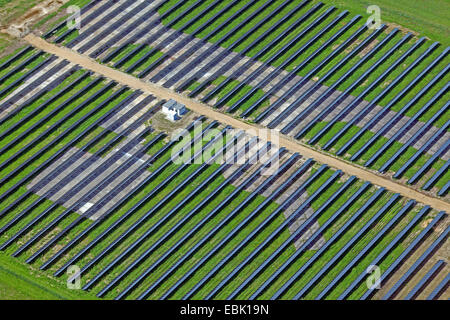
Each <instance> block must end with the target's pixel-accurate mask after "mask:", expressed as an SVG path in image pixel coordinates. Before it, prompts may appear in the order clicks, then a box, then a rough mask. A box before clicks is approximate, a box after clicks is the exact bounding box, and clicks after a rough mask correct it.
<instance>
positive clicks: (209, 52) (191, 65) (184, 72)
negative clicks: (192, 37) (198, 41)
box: [163, 0, 292, 88]
mask: <svg viewBox="0 0 450 320" xmlns="http://www.w3.org/2000/svg"><path fill="white" fill-rule="evenodd" d="M291 1H292V0H288V1H285V2H283V3H281V5H279V6H278V7H277V8H275V9H273V10H272V11H271V12H270V13H269V14H268V15H266V16H265V17H264V18H262V19H261V20H259V21H258V22H257V23H255V24H254V25H253V26H252V27H251V28H250V29H249V30H248V31H247V32H245V33H244V34H243V35H242V36H240V37H239V38H238V39H237V40H235V41H234V42H233V43H231V44H230V45H228V46H227V50H226V51H225V53H220V54H219V55H217V56H216V57H215V58H213V59H212V61H210V62H208V63H207V64H206V65H205V66H204V67H202V68H201V69H200V70H199V71H198V72H196V73H195V74H194V77H198V76H200V75H202V74H204V73H206V71H207V70H208V69H210V68H211V67H213V66H215V65H217V63H218V62H220V61H221V60H222V59H223V58H224V56H226V55H227V54H228V53H229V52H231V51H233V50H234V49H235V48H236V47H238V46H239V45H240V44H241V43H242V41H244V40H245V39H247V38H248V37H249V36H250V35H252V34H253V33H254V32H255V31H256V30H258V29H259V28H260V27H262V26H263V25H264V24H266V23H267V22H268V21H269V20H270V19H271V18H272V17H273V16H275V15H277V14H278V13H279V12H280V11H281V10H282V9H283V8H284V7H285V6H287V5H288V4H289V3H290V2H291ZM269 5H270V3H266V4H264V5H263V6H261V7H260V8H258V10H256V11H255V12H254V13H253V14H252V15H250V16H248V17H247V19H245V20H244V21H243V22H242V26H243V25H245V24H246V23H248V22H250V21H251V20H252V19H253V18H254V17H256V16H258V15H259V14H260V13H261V12H263V11H264V10H265V9H266V8H267V7H268V6H269ZM255 22H256V21H255ZM238 30H239V29H236V31H235V32H237V31H238ZM235 32H232V33H230V34H227V35H225V36H224V37H222V38H221V39H220V40H218V42H217V43H216V44H215V45H216V46H220V45H221V44H222V43H224V42H225V41H226V40H228V39H230V38H231V37H232V36H233V35H234V33H235ZM215 49H216V48H215V47H213V48H210V49H208V50H206V52H203V53H201V54H200V56H198V57H196V59H195V60H194V61H193V62H192V63H189V64H188V65H187V66H186V67H184V68H183V69H181V70H180V71H178V72H177V73H176V74H175V75H173V76H172V77H171V78H170V79H169V80H167V81H166V82H165V83H164V84H163V86H164V87H166V88H170V87H171V86H172V85H174V84H175V83H176V82H177V81H178V80H180V79H182V78H183V77H184V76H186V75H189V74H190V73H191V71H192V69H193V68H194V67H195V66H197V62H200V61H203V60H206V59H207V58H208V56H210V55H212V54H213V53H214V50H215Z"/></svg>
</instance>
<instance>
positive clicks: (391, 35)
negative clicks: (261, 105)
mask: <svg viewBox="0 0 450 320" xmlns="http://www.w3.org/2000/svg"><path fill="white" fill-rule="evenodd" d="M397 32H398V29H394V30H392V31H391V32H390V33H389V34H388V35H387V36H386V37H385V38H384V39H383V40H381V41H380V42H379V43H377V44H376V45H375V46H374V47H373V48H371V49H370V51H369V52H368V53H367V54H365V55H364V57H363V58H361V59H359V60H358V62H356V63H355V64H354V65H352V67H351V68H350V69H349V70H348V71H347V72H346V73H345V74H344V75H342V76H341V77H339V79H337V80H336V81H334V82H333V84H332V85H331V86H330V87H328V88H327V89H326V90H325V92H324V93H322V94H321V95H320V96H319V97H318V98H317V99H315V100H314V102H312V103H311V104H309V105H308V107H307V108H305V109H304V110H303V111H302V112H300V113H299V114H298V115H297V116H296V117H295V118H294V119H293V120H292V121H290V122H289V123H288V124H287V125H285V126H284V127H283V129H281V132H282V133H284V134H287V133H289V132H290V131H291V130H292V129H294V127H295V126H296V125H297V124H298V123H299V122H300V121H302V120H303V119H304V118H305V117H306V116H307V115H308V114H310V113H311V111H312V110H314V109H316V108H317V107H319V106H320V104H321V103H322V102H324V101H325V99H326V98H327V97H328V96H330V95H331V94H332V93H333V92H335V91H336V90H337V88H338V87H339V85H341V84H342V83H343V82H345V81H346V80H347V79H348V78H349V77H350V76H351V75H352V74H353V73H354V72H356V70H358V69H359V68H360V67H362V66H363V65H364V64H365V63H366V62H367V61H368V60H369V59H370V58H371V57H373V55H375V54H376V53H377V52H378V51H379V50H380V49H381V48H383V47H384V46H385V45H386V44H387V43H388V42H389V41H390V40H391V39H392V38H394V37H395V35H396V34H397ZM355 50H356V49H355ZM350 54H351V53H350ZM350 54H349V55H350ZM349 55H347V56H346V58H347V57H348V56H349ZM346 58H344V59H343V60H341V61H340V64H341V63H342V62H343V61H344V60H346ZM336 66H337V65H336ZM336 66H335V67H336ZM332 71H333V72H332ZM334 74H335V72H334V70H333V69H332V70H330V71H328V72H327V74H326V75H325V76H323V77H322V78H321V80H322V81H323V80H324V78H325V77H327V78H328V77H331V76H332V75H334ZM317 84H318V83H316V84H315V86H317ZM310 90H311V89H310ZM300 98H302V97H300ZM300 98H299V99H300ZM299 99H297V100H299ZM301 100H303V98H302V99H301ZM292 105H295V106H296V108H297V107H298V106H299V104H298V103H296V102H294V103H292V104H291V106H292ZM269 126H270V127H272V126H273V124H269ZM301 135H302V131H300V132H298V133H297V134H296V135H295V138H296V139H299V138H300V137H301Z"/></svg>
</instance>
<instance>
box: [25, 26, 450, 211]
mask: <svg viewBox="0 0 450 320" xmlns="http://www.w3.org/2000/svg"><path fill="white" fill-rule="evenodd" d="M24 39H25V40H26V41H27V42H28V43H29V44H31V45H33V46H34V47H36V48H38V49H41V50H44V51H46V52H48V53H51V54H53V55H55V56H58V57H60V58H64V59H66V60H68V61H70V62H72V63H76V64H78V65H80V66H81V67H83V68H85V69H88V70H91V71H93V72H95V73H98V74H100V75H103V76H105V77H107V78H110V79H112V80H115V81H117V82H118V83H121V84H123V85H127V86H129V87H130V88H133V89H136V90H138V89H139V90H142V91H144V92H147V93H149V94H153V95H155V96H157V97H159V98H161V99H175V100H177V101H179V102H180V103H182V104H184V105H186V106H187V107H188V108H189V109H191V110H192V111H194V112H195V113H198V114H202V115H204V116H206V117H208V118H210V119H212V120H217V121H220V122H222V123H223V124H227V125H230V126H232V127H234V128H236V129H242V130H246V131H248V132H249V133H251V134H253V135H257V136H259V137H260V138H261V139H263V140H269V141H271V142H273V143H274V144H277V145H278V146H279V147H285V148H287V149H289V150H291V151H292V152H298V153H300V154H301V155H303V156H304V157H305V158H313V159H315V160H316V161H317V162H321V163H326V164H328V165H329V166H331V167H334V168H336V169H340V170H342V171H343V172H345V173H347V174H349V175H355V176H357V177H359V178H360V179H362V180H365V181H369V182H371V183H372V184H374V185H378V186H380V187H384V188H386V189H388V190H390V191H392V192H395V193H400V194H401V195H403V196H405V197H407V198H410V199H415V200H417V201H418V202H421V203H423V204H426V205H430V206H432V207H433V208H435V209H437V210H444V211H447V212H449V211H450V210H449V209H450V203H448V202H446V201H444V200H442V199H438V198H436V197H433V196H430V195H428V194H426V193H423V192H420V191H418V190H415V189H413V188H411V187H409V186H407V185H404V184H401V183H398V182H396V181H394V180H392V179H390V178H389V177H387V176H383V175H381V174H377V173H375V172H372V171H370V170H368V169H366V168H363V167H360V166H357V165H355V164H353V163H350V162H347V161H345V160H342V159H338V158H336V157H333V156H331V155H329V154H326V153H324V152H321V151H318V150H315V149H313V148H311V147H310V146H307V145H304V144H302V143H300V142H298V141H294V139H293V138H290V137H288V136H285V135H282V134H279V135H277V137H276V140H274V137H275V136H273V137H271V136H270V135H269V136H267V135H266V132H263V131H261V129H265V128H264V127H262V126H258V125H255V124H251V123H248V122H244V121H242V120H239V119H235V118H233V117H232V116H230V115H227V114H225V113H222V112H220V111H218V110H214V109H212V108H211V107H209V106H207V105H206V104H203V103H200V102H198V101H195V100H193V99H191V98H188V97H186V96H184V95H182V94H178V93H176V92H174V91H172V90H170V89H166V88H164V87H162V86H159V85H157V84H153V83H146V82H143V81H142V80H140V79H138V78H136V77H134V76H132V75H129V74H126V73H124V72H121V71H119V70H115V69H112V68H110V67H108V66H106V65H102V64H100V63H98V62H96V61H95V60H93V59H91V58H89V57H88V56H85V55H82V54H79V53H77V52H75V51H73V50H70V49H68V48H65V47H59V46H57V45H54V44H51V43H49V42H47V41H45V40H44V39H42V38H40V37H37V36H35V35H33V34H31V33H30V34H28V35H27V36H25V37H24Z"/></svg>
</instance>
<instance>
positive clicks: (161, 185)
mask: <svg viewBox="0 0 450 320" xmlns="http://www.w3.org/2000/svg"><path fill="white" fill-rule="evenodd" d="M215 125H216V123H214V122H212V123H211V124H210V125H209V126H208V127H207V128H205V129H204V130H203V133H202V135H203V134H204V133H206V132H207V131H209V130H210V129H211V128H212V127H214V126H215ZM226 129H227V128H225V129H224V130H223V131H222V134H224V132H225V130H226ZM218 139H221V136H217V137H215V138H214V139H212V140H211V141H209V142H208V143H207V144H206V145H205V146H203V147H202V151H201V152H199V153H197V154H195V155H194V156H193V157H191V161H190V163H191V162H193V161H194V160H195V159H196V158H197V157H198V156H201V155H202V153H203V151H204V150H206V149H207V148H208V147H209V146H210V145H211V144H212V143H214V142H216V141H217V140H218ZM180 153H181V152H180ZM170 162H172V159H169V160H167V161H166V163H169V164H170ZM162 166H164V167H167V166H168V165H166V164H163V165H162ZM188 166H189V165H188V164H184V165H182V166H180V167H179V168H177V170H175V171H174V172H172V173H171V174H170V175H169V176H168V177H167V179H165V180H164V181H163V182H161V183H159V184H158V185H157V186H156V187H155V188H154V189H152V191H151V192H150V193H148V194H147V195H146V196H145V197H144V198H142V199H140V200H139V202H138V203H137V204H135V205H134V206H133V207H132V208H131V209H129V210H127V212H126V213H124V214H123V215H122V216H121V218H120V219H119V220H116V222H115V223H113V224H112V225H111V226H109V227H108V228H107V229H106V230H105V231H103V232H102V234H101V235H99V236H97V238H96V239H95V240H94V241H92V242H91V243H90V244H89V245H88V247H91V246H93V245H95V244H96V243H97V241H99V239H101V238H103V237H104V236H106V235H107V234H108V233H109V232H111V231H112V230H114V229H115V228H116V227H117V226H118V225H120V224H121V223H122V222H123V221H125V219H127V218H128V217H130V216H131V215H132V214H133V213H135V212H136V210H138V209H140V208H141V207H142V206H143V205H144V204H145V203H147V202H148V200H149V199H152V198H153V197H154V196H155V195H157V194H158V193H159V192H160V191H161V190H162V189H164V187H166V186H167V184H169V183H170V181H172V179H174V178H176V177H177V176H178V175H179V174H180V173H181V172H183V170H185V169H186V168H187V167H188ZM205 168H206V164H205V166H203V168H202V170H204V169H205ZM202 170H198V172H197V174H198V173H200V172H201V171H202ZM155 172H156V173H155ZM155 172H154V173H153V174H152V175H153V177H152V178H151V179H153V178H154V177H156V176H157V175H159V173H160V172H162V170H158V171H155ZM194 177H195V176H192V175H191V177H190V180H186V181H183V183H182V184H180V186H181V185H184V186H185V185H186V184H187V183H189V182H191V181H192V180H193V179H194ZM147 179H148V178H147ZM149 180H150V179H149ZM130 196H131V194H130ZM172 196H173V194H172V195H170V196H169V198H171V197H172ZM127 198H128V197H127ZM112 212H113V211H111V210H109V212H108V213H107V214H108V215H110V214H111V213H112ZM153 213H154V211H151V212H150V211H149V212H147V213H146V214H144V215H143V216H142V217H140V218H139V220H138V221H137V222H135V223H133V225H132V226H130V227H129V228H128V229H127V230H126V231H125V232H124V233H122V234H121V235H120V236H119V237H118V238H117V239H116V240H114V241H113V242H111V243H110V244H108V246H107V247H106V248H105V249H103V250H102V252H101V253H100V254H98V255H97V256H96V257H95V258H93V259H91V260H90V261H89V263H87V264H86V265H85V266H84V267H83V268H82V270H81V271H80V274H82V273H84V272H85V271H86V270H88V269H89V268H91V267H92V266H93V265H95V264H96V263H97V262H98V261H100V260H101V259H102V258H103V257H104V256H106V255H107V254H108V253H110V252H111V250H113V249H114V248H115V247H116V246H117V245H119V244H120V243H121V242H122V241H123V240H125V239H126V237H127V236H128V235H130V234H132V233H133V232H134V231H135V230H136V229H137V228H138V227H140V226H141V225H142V224H143V223H145V222H146V221H147V220H148V218H150V217H151V215H152V214H153ZM102 220H104V218H103V219H102ZM99 223H100V222H96V223H95V225H94V226H92V225H91V226H89V227H88V228H87V229H86V230H85V231H84V232H83V235H86V234H87V231H88V230H89V231H90V230H93V229H94V227H96V225H98V224H99ZM71 246H72V243H71V244H70V245H66V246H65V247H64V248H63V249H62V250H60V251H59V252H58V253H57V254H55V255H54V256H53V257H52V258H51V259H49V260H47V261H46V262H45V263H44V264H43V265H42V267H41V269H46V268H48V267H49V266H50V265H51V264H52V263H54V261H55V259H57V258H58V257H60V256H61V255H62V254H63V253H64V252H66V251H67V250H69V249H70V248H71ZM83 251H84V250H83Z"/></svg>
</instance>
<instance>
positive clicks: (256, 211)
mask: <svg viewBox="0 0 450 320" xmlns="http://www.w3.org/2000/svg"><path fill="white" fill-rule="evenodd" d="M312 163H313V160H312V159H308V160H307V161H306V162H305V163H304V164H303V165H302V166H301V167H300V168H298V169H297V170H296V171H295V172H294V173H293V174H291V175H290V176H289V177H288V178H287V179H286V180H285V181H284V182H283V183H282V184H281V185H280V186H279V187H278V188H277V189H276V190H275V191H273V192H272V193H271V194H270V196H268V197H267V198H265V199H264V201H263V202H262V203H260V204H259V205H258V207H256V208H255V209H254V210H252V212H251V213H249V214H247V215H246V217H245V219H243V220H242V221H241V222H239V224H238V225H237V226H235V227H234V228H233V230H232V231H230V232H229V233H228V234H227V235H226V236H225V237H224V238H223V239H222V240H220V242H219V243H218V244H217V245H215V246H214V248H213V249H212V250H211V251H209V252H208V253H207V254H206V255H205V256H203V257H202V258H201V259H200V260H199V261H198V262H197V263H196V264H195V265H194V266H193V267H192V268H190V269H189V271H188V272H186V273H185V274H184V275H183V276H182V277H181V278H180V279H179V280H178V281H177V282H176V283H175V284H174V285H173V286H172V287H170V289H168V290H167V291H165V292H164V295H163V296H162V297H161V299H168V298H170V297H171V296H172V295H173V293H174V292H175V291H176V290H178V289H179V288H180V287H181V286H182V285H183V284H184V283H185V281H187V279H189V278H190V277H191V276H192V275H193V274H194V273H195V272H196V271H198V270H199V269H200V268H201V267H202V266H203V265H204V264H205V263H206V262H207V261H209V260H210V258H211V257H212V256H213V255H214V254H216V253H217V252H218V251H219V250H220V249H222V248H223V247H224V246H226V245H227V244H228V242H229V241H231V240H232V239H233V237H235V236H236V235H237V234H238V233H239V232H240V231H242V229H243V228H244V227H245V226H246V225H247V224H248V223H250V221H252V220H253V219H254V218H256V217H257V216H258V214H259V213H260V212H261V211H263V210H264V209H265V208H266V206H267V205H268V204H269V203H270V202H271V201H273V200H274V199H275V198H277V197H279V196H280V195H281V193H282V192H283V191H285V190H286V189H287V188H288V187H289V186H290V185H291V184H292V182H294V181H295V180H297V179H298V176H302V175H303V174H304V173H305V172H306V171H307V170H308V168H309V167H310V166H311V164H312ZM306 182H308V184H307V185H305V184H304V183H303V184H302V187H301V189H303V188H306V187H307V186H308V185H309V184H310V183H312V182H313V180H311V179H308V180H307V181H306ZM291 197H292V196H291ZM266 220H267V219H266ZM270 220H271V219H270ZM206 237H208V236H206Z"/></svg>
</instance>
